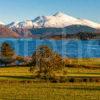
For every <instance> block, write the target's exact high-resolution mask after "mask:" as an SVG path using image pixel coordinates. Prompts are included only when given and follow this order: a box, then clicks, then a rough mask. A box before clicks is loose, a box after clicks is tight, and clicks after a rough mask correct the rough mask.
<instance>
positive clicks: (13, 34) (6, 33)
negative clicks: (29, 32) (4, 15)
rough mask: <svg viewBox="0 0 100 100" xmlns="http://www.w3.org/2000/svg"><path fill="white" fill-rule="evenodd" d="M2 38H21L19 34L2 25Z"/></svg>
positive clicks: (0, 31)
mask: <svg viewBox="0 0 100 100" xmlns="http://www.w3.org/2000/svg"><path fill="white" fill-rule="evenodd" d="M0 37H14V38H18V37H20V35H18V33H16V32H14V31H12V30H11V29H9V28H7V27H5V26H3V25H0Z"/></svg>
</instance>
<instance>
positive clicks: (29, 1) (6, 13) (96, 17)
mask: <svg viewBox="0 0 100 100" xmlns="http://www.w3.org/2000/svg"><path fill="white" fill-rule="evenodd" d="M58 11H61V12H64V13H66V14H68V15H72V16H74V17H78V18H87V19H90V20H93V21H96V22H99V23H100V0H0V21H3V22H4V23H9V22H12V21H22V20H27V19H34V18H35V17H36V16H39V15H52V14H54V13H56V12H58Z"/></svg>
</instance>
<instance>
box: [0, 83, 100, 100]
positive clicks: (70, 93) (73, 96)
mask: <svg viewBox="0 0 100 100" xmlns="http://www.w3.org/2000/svg"><path fill="white" fill-rule="evenodd" d="M0 100H100V84H99V83H88V84H87V83H73V84H72V83H10V84H9V83H5V84H0Z"/></svg>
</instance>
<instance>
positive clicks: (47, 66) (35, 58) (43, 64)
mask: <svg viewBox="0 0 100 100" xmlns="http://www.w3.org/2000/svg"><path fill="white" fill-rule="evenodd" d="M31 64H32V66H33V67H31V69H30V71H32V72H33V71H34V66H35V68H36V67H37V68H38V70H39V71H38V75H40V76H41V75H43V76H46V77H47V76H51V74H52V71H55V70H59V69H61V68H62V67H63V62H62V58H61V56H60V55H58V54H57V53H55V52H53V51H52V50H51V49H50V48H49V47H48V46H39V47H38V48H37V50H36V51H35V52H34V53H33V55H32V63H31Z"/></svg>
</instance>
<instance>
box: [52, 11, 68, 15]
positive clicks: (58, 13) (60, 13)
mask: <svg viewBox="0 0 100 100" xmlns="http://www.w3.org/2000/svg"><path fill="white" fill-rule="evenodd" d="M64 15H66V14H65V13H63V12H56V13H55V14H54V15H53V16H64Z"/></svg>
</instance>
